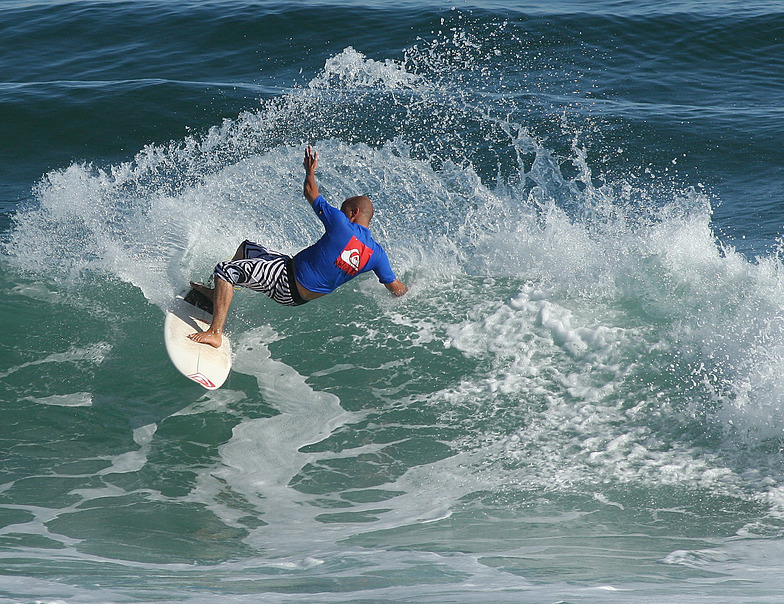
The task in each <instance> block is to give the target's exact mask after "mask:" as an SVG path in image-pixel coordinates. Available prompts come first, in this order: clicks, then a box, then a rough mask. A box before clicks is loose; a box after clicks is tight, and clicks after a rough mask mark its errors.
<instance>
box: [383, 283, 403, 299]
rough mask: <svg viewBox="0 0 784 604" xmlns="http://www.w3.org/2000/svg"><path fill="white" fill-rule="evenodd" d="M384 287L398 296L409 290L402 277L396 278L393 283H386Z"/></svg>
mask: <svg viewBox="0 0 784 604" xmlns="http://www.w3.org/2000/svg"><path fill="white" fill-rule="evenodd" d="M384 287H386V288H387V289H388V290H389V291H391V292H392V293H393V294H395V295H396V296H398V297H400V296H402V295H404V294H405V293H406V292H407V291H408V288H407V287H406V286H405V285H404V284H403V282H402V281H400V279H395V280H394V281H393V282H392V283H384Z"/></svg>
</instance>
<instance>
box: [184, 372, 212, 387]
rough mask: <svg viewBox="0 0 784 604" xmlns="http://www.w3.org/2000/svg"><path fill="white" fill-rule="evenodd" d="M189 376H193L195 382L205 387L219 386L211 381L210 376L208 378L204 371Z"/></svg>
mask: <svg viewBox="0 0 784 604" xmlns="http://www.w3.org/2000/svg"><path fill="white" fill-rule="evenodd" d="M188 377H189V378H191V379H192V380H193V381H194V382H197V383H199V384H201V385H202V386H204V387H205V388H212V389H215V388H217V386H216V385H215V384H213V383H212V382H211V381H210V378H208V377H207V376H206V375H204V374H203V373H192V374H190V375H189V376H188Z"/></svg>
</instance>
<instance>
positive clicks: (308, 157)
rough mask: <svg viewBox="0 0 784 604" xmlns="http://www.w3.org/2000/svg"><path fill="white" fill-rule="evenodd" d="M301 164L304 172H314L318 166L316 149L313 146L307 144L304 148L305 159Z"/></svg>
mask: <svg viewBox="0 0 784 604" xmlns="http://www.w3.org/2000/svg"><path fill="white" fill-rule="evenodd" d="M302 164H303V165H304V166H305V171H306V172H308V173H311V172H315V171H316V168H318V151H315V150H313V148H312V147H311V146H310V145H308V147H307V149H305V161H303V162H302Z"/></svg>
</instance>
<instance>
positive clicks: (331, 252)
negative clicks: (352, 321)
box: [294, 195, 395, 294]
mask: <svg viewBox="0 0 784 604" xmlns="http://www.w3.org/2000/svg"><path fill="white" fill-rule="evenodd" d="M313 211H314V212H316V216H318V217H319V220H321V222H322V223H323V224H324V228H325V229H326V233H324V235H322V236H321V239H319V240H318V241H317V242H316V243H314V244H313V245H311V246H310V247H308V248H305V249H304V250H302V251H301V252H300V253H299V254H297V255H296V256H294V272H295V274H296V277H297V281H299V282H300V283H301V284H302V286H303V287H304V288H305V289H307V290H310V291H312V292H316V293H319V294H328V293H330V292H332V291H334V290H335V289H336V288H337V287H339V286H340V285H343V284H344V283H345V282H346V281H348V280H349V279H353V278H354V277H356V276H357V275H359V274H361V273H364V272H367V271H373V272H375V273H376V276H377V277H378V280H379V281H380V282H381V283H384V284H386V283H392V282H393V281H394V280H395V273H393V272H392V267H391V266H390V265H389V259H388V258H387V254H386V252H385V251H384V248H382V247H381V246H380V245H379V244H378V243H376V241H374V240H373V237H372V236H371V235H370V230H369V229H367V228H365V227H363V226H362V225H359V224H355V223H353V222H351V221H350V220H349V219H348V218H347V217H346V215H345V214H344V213H343V212H341V211H340V210H338V209H337V208H335V207H333V206H331V205H329V204H328V203H327V201H326V200H325V199H324V198H323V197H322V196H321V195H319V196H318V197H316V199H315V200H314V201H313Z"/></svg>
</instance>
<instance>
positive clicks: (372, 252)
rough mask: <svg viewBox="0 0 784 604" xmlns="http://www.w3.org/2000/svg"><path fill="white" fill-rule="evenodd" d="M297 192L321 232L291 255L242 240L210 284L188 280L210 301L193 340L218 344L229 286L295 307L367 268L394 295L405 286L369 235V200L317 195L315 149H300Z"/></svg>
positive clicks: (219, 342) (370, 216) (221, 264)
mask: <svg viewBox="0 0 784 604" xmlns="http://www.w3.org/2000/svg"><path fill="white" fill-rule="evenodd" d="M303 165H304V167H305V184H304V187H303V191H302V192H303V194H304V196H305V199H307V200H308V203H309V204H310V205H311V207H312V208H313V211H314V212H316V215H317V216H318V217H319V219H320V220H321V222H322V223H323V225H324V229H325V231H326V232H325V233H324V235H322V236H321V238H320V239H319V240H318V241H317V242H316V243H314V244H313V245H311V246H310V247H308V248H305V249H304V250H302V251H301V252H299V253H298V254H296V255H295V256H294V257H293V258H292V257H290V256H287V255H286V254H282V253H280V252H276V251H275V250H272V249H269V248H265V247H264V246H262V245H259V244H258V243H254V242H252V241H243V242H242V243H241V244H240V247H239V248H238V249H237V252H236V253H235V254H234V257H233V258H232V259H231V260H229V261H227V262H221V263H219V264H218V265H217V266H216V267H215V273H214V276H215V288H214V289H213V288H209V287H207V286H205V285H202V284H199V283H191V287H192V288H193V289H196V290H198V291H200V292H202V293H203V294H205V295H206V296H207V297H209V298H210V299H212V301H213V320H212V324H211V325H210V327H209V329H207V330H206V331H203V332H197V333H193V334H190V335H189V336H188V337H189V338H190V339H191V340H193V341H194V342H199V343H202V344H209V345H211V346H215V347H216V348H217V347H219V346H220V345H221V342H222V336H221V334H222V333H223V326H224V324H225V322H226V317H227V315H228V312H229V306H230V305H231V301H232V298H233V296H234V286H237V285H238V286H242V287H247V288H249V289H252V290H254V291H260V292H263V293H264V294H266V295H267V296H269V297H270V298H272V299H273V300H275V301H276V302H278V303H280V304H284V305H286V306H299V305H301V304H305V303H306V302H310V301H311V300H315V299H316V298H320V297H321V296H325V295H327V294H328V293H330V292H332V291H334V290H335V289H337V287H339V286H340V285H343V284H344V283H346V282H347V281H349V280H350V279H353V278H354V277H356V276H357V275H359V274H361V273H364V272H367V271H370V270H372V271H373V272H375V273H376V276H377V277H378V280H379V281H380V282H381V283H382V284H384V286H385V287H386V288H387V289H388V290H389V291H390V292H392V293H393V294H394V295H395V296H402V295H403V294H405V293H406V292H407V291H408V288H406V286H405V285H404V284H403V283H402V282H401V281H400V280H398V279H397V277H395V273H394V272H392V268H391V267H390V265H389V259H388V258H387V254H386V252H385V251H384V248H382V247H381V245H379V244H378V243H377V242H376V241H375V240H374V239H373V237H372V236H371V234H370V230H369V226H370V220H371V218H373V212H374V208H373V202H372V201H370V199H369V198H368V197H365V196H364V195H361V196H357V197H350V198H348V199H346V201H344V202H343V205H341V207H340V210H338V209H337V208H335V207H333V206H331V205H330V204H329V203H327V201H326V200H325V199H324V198H323V197H322V196H321V194H320V193H319V190H318V186H317V185H316V168H317V167H318V152H317V151H314V150H313V149H312V148H311V147H310V146H308V148H307V149H305V160H304V162H303Z"/></svg>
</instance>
